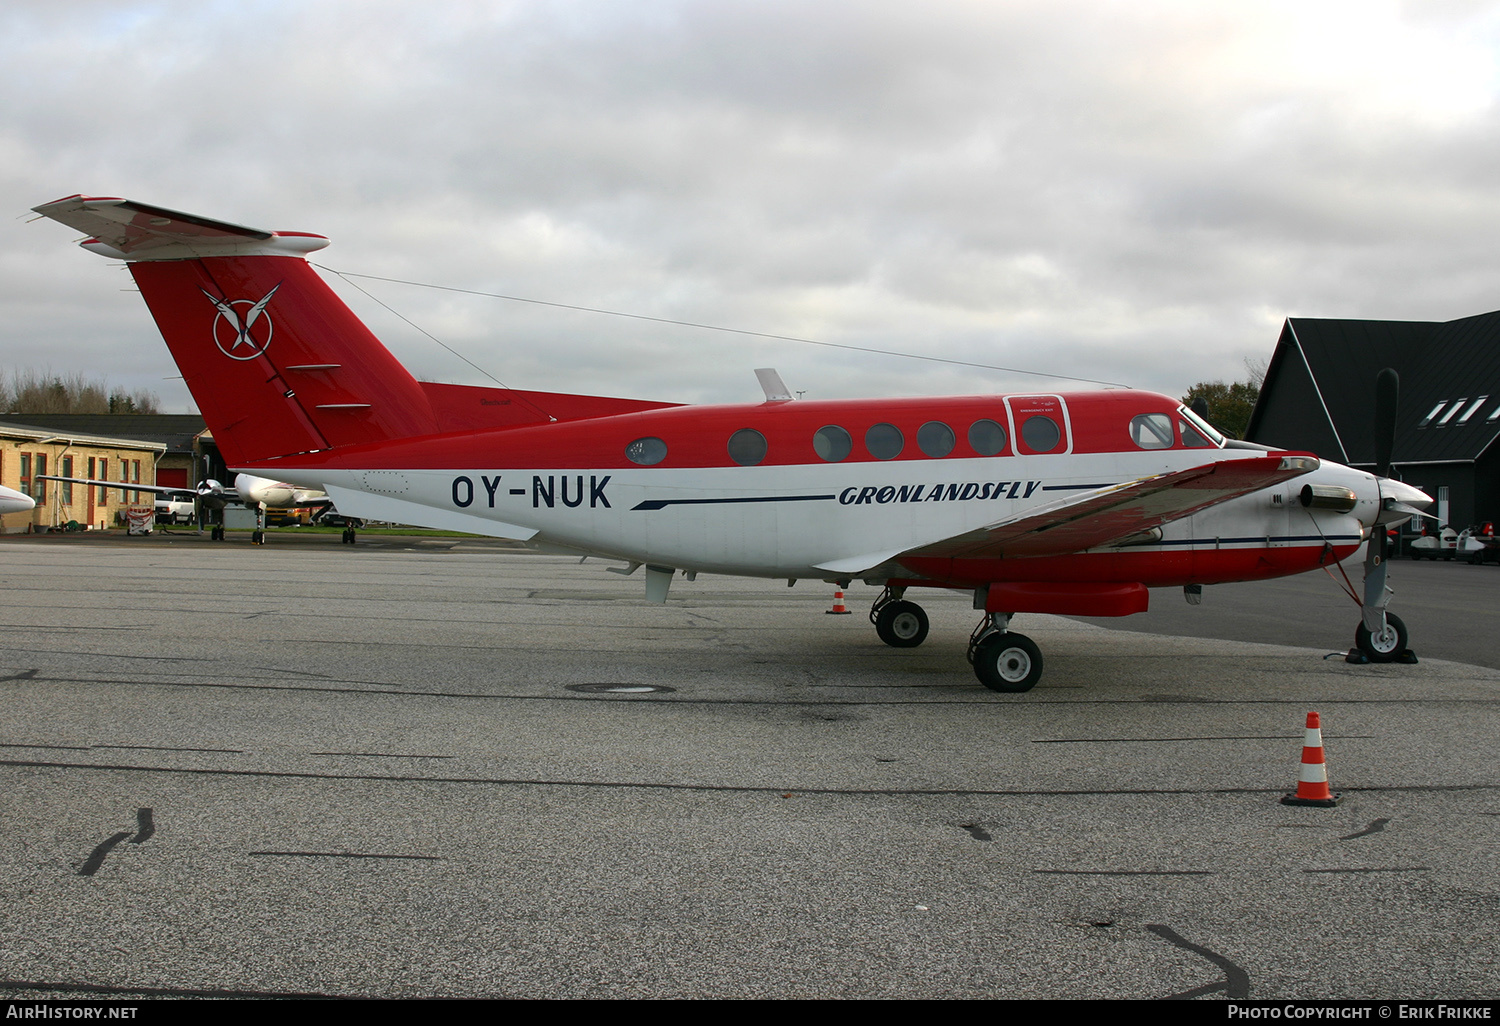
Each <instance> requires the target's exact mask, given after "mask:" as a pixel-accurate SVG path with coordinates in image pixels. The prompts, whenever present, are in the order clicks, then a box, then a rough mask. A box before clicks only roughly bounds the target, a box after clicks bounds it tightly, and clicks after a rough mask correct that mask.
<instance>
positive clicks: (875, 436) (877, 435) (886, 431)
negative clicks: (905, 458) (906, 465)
mask: <svg viewBox="0 0 1500 1026" xmlns="http://www.w3.org/2000/svg"><path fill="white" fill-rule="evenodd" d="M905 447H906V439H905V438H903V437H901V431H900V430H899V429H898V428H897V427H896V426H895V425H894V424H876V425H875V426H874V427H872V428H870V430H868V431H866V432H865V448H866V449H868V450H870V455H871V456H874V457H875V458H876V459H877V460H889V459H894V458H895V457H897V456H900V455H901V450H902V449H903V448H905Z"/></svg>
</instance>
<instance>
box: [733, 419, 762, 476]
mask: <svg viewBox="0 0 1500 1026" xmlns="http://www.w3.org/2000/svg"><path fill="white" fill-rule="evenodd" d="M766 449H767V445H766V436H765V435H763V434H761V433H760V432H759V431H756V430H755V429H754V428H740V429H739V430H738V431H736V432H735V433H734V434H732V435H730V436H729V458H730V459H732V460H734V462H736V463H738V464H739V465H740V466H742V467H753V466H755V465H756V464H757V463H759V462H760V461H761V460H763V459H765V458H766Z"/></svg>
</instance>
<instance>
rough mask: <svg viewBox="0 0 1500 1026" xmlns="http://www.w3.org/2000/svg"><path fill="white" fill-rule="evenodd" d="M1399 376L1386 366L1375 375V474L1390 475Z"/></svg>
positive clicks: (1394, 443)
mask: <svg viewBox="0 0 1500 1026" xmlns="http://www.w3.org/2000/svg"><path fill="white" fill-rule="evenodd" d="M1400 393H1401V377H1400V375H1398V374H1397V373H1396V371H1395V370H1394V369H1393V368H1390V367H1387V368H1386V369H1385V370H1383V371H1381V372H1380V373H1379V374H1377V375H1376V376H1375V475H1376V476H1377V477H1390V476H1391V450H1392V449H1393V448H1395V445H1396V403H1397V399H1398V398H1399V396H1400Z"/></svg>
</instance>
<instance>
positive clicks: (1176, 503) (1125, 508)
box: [895, 453, 1318, 559]
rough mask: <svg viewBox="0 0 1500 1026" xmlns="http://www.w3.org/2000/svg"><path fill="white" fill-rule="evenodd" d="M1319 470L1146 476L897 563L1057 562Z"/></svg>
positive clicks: (1294, 462) (1278, 459)
mask: <svg viewBox="0 0 1500 1026" xmlns="http://www.w3.org/2000/svg"><path fill="white" fill-rule="evenodd" d="M1316 469H1318V459H1317V457H1315V456H1310V455H1295V454H1286V453H1276V454H1274V455H1270V456H1260V457H1255V458H1252V459H1243V460H1223V461H1219V462H1215V463H1208V464H1204V465H1203V466H1200V467H1192V468H1190V469H1188V470H1176V471H1172V472H1171V473H1167V474H1157V475H1155V476H1152V477H1143V478H1140V479H1139V480H1136V481H1126V482H1123V483H1121V484H1117V485H1110V486H1108V487H1105V488H1099V489H1096V490H1094V491H1091V492H1085V493H1084V494H1082V495H1074V496H1069V497H1068V498H1066V499H1062V500H1060V501H1058V502H1052V503H1048V504H1046V505H1044V506H1041V507H1032V508H1031V509H1028V510H1026V512H1024V513H1023V514H1021V515H1020V516H1017V517H1012V518H1010V519H1008V520H1001V521H998V522H996V523H993V524H989V525H987V526H985V527H981V528H979V529H978V530H976V531H969V532H967V533H965V534H960V535H955V536H954V537H952V538H944V539H943V540H941V541H937V542H932V543H929V544H925V545H920V546H917V547H916V548H911V549H906V550H904V551H902V552H900V553H896V554H895V558H898V559H899V558H906V557H913V556H918V557H939V558H970V559H973V558H988V559H1013V558H1019V557H1024V556H1055V555H1062V554H1065V553H1069V552H1082V551H1083V550H1085V549H1092V548H1096V547H1098V546H1100V545H1107V544H1108V543H1110V542H1115V541H1121V540H1123V539H1125V538H1129V537H1131V536H1132V535H1136V534H1142V533H1144V532H1146V531H1149V530H1151V529H1152V528H1154V527H1160V526H1162V525H1163V524H1167V523H1171V522H1172V521H1173V520H1180V519H1181V518H1183V517H1186V516H1192V515H1193V514H1194V513H1197V512H1199V511H1200V510H1204V509H1207V508H1208V507H1210V506H1214V505H1217V504H1218V503H1221V502H1226V501H1228V500H1229V499H1233V498H1237V497H1239V496H1241V495H1245V494H1247V493H1249V492H1254V491H1258V490H1260V489H1262V488H1270V487H1271V486H1273V485H1276V484H1280V483H1281V482H1282V481H1287V480H1290V479H1291V478H1294V477H1300V476H1301V475H1303V474H1307V473H1311V472H1312V471H1314V470H1316Z"/></svg>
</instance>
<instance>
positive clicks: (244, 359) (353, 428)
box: [36, 196, 439, 466]
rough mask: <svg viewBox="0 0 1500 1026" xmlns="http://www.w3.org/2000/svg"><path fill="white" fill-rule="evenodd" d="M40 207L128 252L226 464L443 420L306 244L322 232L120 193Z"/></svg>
mask: <svg viewBox="0 0 1500 1026" xmlns="http://www.w3.org/2000/svg"><path fill="white" fill-rule="evenodd" d="M36 210H37V212H38V213H41V214H44V215H46V216H48V217H51V218H53V219H54V220H57V221H61V222H62V223H64V224H67V225H70V226H71V227H74V228H78V229H80V230H82V231H85V232H88V233H89V234H90V235H93V236H94V238H93V239H90V240H89V241H88V242H86V243H85V244H84V245H85V247H86V248H88V249H92V250H94V251H96V252H101V253H103V254H105V255H107V256H115V257H120V258H123V259H125V260H128V261H130V270H131V272H132V273H133V274H134V275H135V280H136V282H137V283H139V285H140V287H141V292H142V294H143V295H144V296H145V299H146V304H147V306H149V307H150V309H151V313H152V315H153V316H154V317H155V318H156V323H157V325H158V326H159V327H160V328H161V333H162V336H163V337H164V338H165V339H166V342H167V346H168V347H169V348H170V349H171V350H172V356H173V358H174V359H176V361H177V366H178V367H179V368H181V370H182V373H183V377H184V378H186V380H187V384H188V388H189V389H190V390H191V391H192V393H193V398H194V399H195V400H197V402H198V408H199V409H200V410H201V411H202V412H203V416H204V419H205V420H206V421H207V422H208V426H209V428H210V430H212V431H213V433H214V440H215V441H216V442H217V443H218V445H219V449H220V451H221V452H222V453H223V454H224V458H225V460H226V461H227V462H228V463H229V465H230V466H239V465H243V464H246V463H250V462H254V461H257V460H265V459H273V458H275V457H277V456H285V455H289V454H292V453H299V452H308V451H312V450H317V449H327V448H330V447H332V446H341V445H354V444H360V443H366V442H379V441H385V440H389V439H394V438H403V437H409V436H412V435H423V434H431V433H433V432H435V431H437V430H439V428H438V425H437V420H436V418H435V417H434V415H433V411H432V408H431V406H430V405H429V403H428V398H427V393H426V392H424V391H423V388H422V386H421V384H420V383H419V382H417V380H416V379H415V378H413V377H412V376H411V375H410V374H409V373H407V371H406V369H405V368H404V367H402V366H401V364H400V363H398V362H397V361H396V358H395V357H394V356H392V355H391V354H390V352H389V350H387V349H386V348H385V346H383V345H381V344H380V341H379V340H378V339H376V338H375V336H374V335H372V334H371V333H370V331H369V329H367V328H366V327H365V326H364V325H363V324H362V323H360V321H359V319H358V318H357V317H355V316H354V314H353V313H352V312H351V311H350V310H349V308H348V307H346V306H345V305H344V304H343V302H342V301H341V300H340V299H339V298H338V296H336V295H334V293H333V291H332V290H331V289H330V288H329V287H328V286H327V285H326V284H324V282H323V280H322V279H321V278H319V277H318V276H317V274H315V273H314V272H313V270H312V268H311V267H310V266H309V265H308V263H307V261H306V260H305V259H303V258H302V256H301V255H300V254H302V253H306V252H309V251H310V250H313V249H319V248H322V246H325V245H327V240H326V239H324V238H322V237H321V236H315V235H305V234H300V233H299V234H293V233H283V234H275V233H271V232H263V231H258V230H256V229H253V228H245V227H243V226H240V225H232V224H226V223H223V222H218V221H210V220H207V219H205V218H200V217H195V216H192V215H188V214H181V213H178V212H176V211H171V210H163V209H161V208H158V207H150V206H146V205H145V204H141V203H133V202H130V201H128V200H120V199H88V198H84V197H81V196H73V197H69V198H67V199H63V200H58V201H56V202H55V203H48V204H45V205H43V206H40V207H37V208H36ZM293 254H296V255H293Z"/></svg>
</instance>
